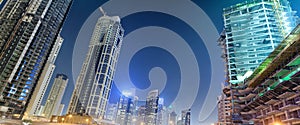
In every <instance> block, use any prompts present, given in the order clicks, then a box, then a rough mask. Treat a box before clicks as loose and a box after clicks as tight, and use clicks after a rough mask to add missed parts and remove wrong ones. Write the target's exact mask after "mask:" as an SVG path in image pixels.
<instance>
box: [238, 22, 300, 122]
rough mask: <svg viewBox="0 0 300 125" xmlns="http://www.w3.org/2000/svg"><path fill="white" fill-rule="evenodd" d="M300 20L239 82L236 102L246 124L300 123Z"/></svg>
mask: <svg viewBox="0 0 300 125" xmlns="http://www.w3.org/2000/svg"><path fill="white" fill-rule="evenodd" d="M299 50H300V24H299V25H298V26H297V27H296V28H295V29H294V30H293V31H292V32H291V34H290V35H288V37H286V38H285V39H284V40H283V41H282V42H281V44H280V45H279V46H278V47H277V48H276V49H275V50H274V51H273V52H272V53H271V54H270V55H269V56H268V57H267V59H266V60H265V61H264V62H262V64H261V65H260V66H259V67H258V68H257V69H256V70H255V71H254V72H253V74H252V75H251V76H250V77H249V78H248V79H247V80H246V81H245V83H244V84H239V88H240V89H239V90H238V91H236V92H237V93H236V94H235V95H236V97H237V98H236V99H235V100H234V102H236V103H237V104H236V105H234V106H236V107H239V108H237V109H238V110H237V111H238V112H239V113H240V117H241V119H242V120H241V123H242V124H247V125H249V124H253V125H298V124H300V94H299V91H300V84H299V83H300V61H299V60H300V53H299Z"/></svg>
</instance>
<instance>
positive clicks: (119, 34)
mask: <svg viewBox="0 0 300 125" xmlns="http://www.w3.org/2000/svg"><path fill="white" fill-rule="evenodd" d="M123 35H124V30H123V28H122V26H121V23H120V18H119V17H118V16H113V17H110V16H107V15H105V14H104V16H102V17H100V18H99V19H98V22H97V24H96V26H95V29H94V32H93V35H92V38H91V40H90V45H89V50H88V53H87V56H86V59H85V62H84V63H83V65H82V69H81V72H80V74H79V76H78V79H77V82H76V87H75V90H74V92H73V95H72V98H71V102H70V105H69V108H68V113H77V114H88V115H90V116H92V117H93V119H94V120H96V121H97V120H101V119H103V118H104V114H105V110H106V105H107V102H108V99H109V95H110V91H111V86H112V84H113V78H114V74H115V69H116V64H117V60H118V56H119V53H120V49H121V45H122V40H123Z"/></svg>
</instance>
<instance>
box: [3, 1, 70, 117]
mask: <svg viewBox="0 0 300 125" xmlns="http://www.w3.org/2000/svg"><path fill="white" fill-rule="evenodd" d="M71 3H72V0H10V1H7V2H6V4H5V6H4V8H3V9H2V10H1V12H0V36H1V37H0V62H1V63H0V106H2V107H7V108H8V110H7V111H6V114H14V115H13V117H14V118H22V117H23V115H24V112H25V110H26V107H27V105H28V102H29V100H30V99H31V96H32V93H33V91H34V90H35V87H36V85H37V82H38V80H39V79H40V78H41V72H42V70H43V69H44V67H45V64H46V61H47V57H49V55H50V52H51V50H52V48H53V46H54V44H55V42H56V39H57V37H58V34H59V32H60V31H61V28H62V25H63V22H64V21H65V19H66V16H67V13H68V12H69V9H70V6H71Z"/></svg>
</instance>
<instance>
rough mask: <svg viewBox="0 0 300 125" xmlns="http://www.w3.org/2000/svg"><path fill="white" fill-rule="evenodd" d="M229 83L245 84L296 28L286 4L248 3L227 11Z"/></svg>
mask: <svg viewBox="0 0 300 125" xmlns="http://www.w3.org/2000/svg"><path fill="white" fill-rule="evenodd" d="M223 16H224V25H225V35H226V47H227V48H226V51H227V56H226V57H227V60H228V64H227V65H228V66H227V67H228V73H229V82H230V83H232V84H236V83H239V82H242V81H243V80H244V79H245V78H247V77H248V76H249V75H251V73H252V72H253V71H254V70H255V68H257V67H258V65H259V64H260V63H261V62H262V61H264V59H265V58H266V57H267V56H268V55H269V54H270V53H271V52H272V51H273V50H274V49H275V48H276V47H277V46H278V44H279V43H280V42H281V41H282V40H283V39H284V38H285V37H286V36H287V35H288V34H289V33H290V32H291V30H292V29H293V28H294V27H295V26H296V25H297V17H296V16H295V12H294V11H292V9H291V7H290V4H289V2H288V1H287V0H247V1H245V2H243V3H239V4H236V5H233V6H230V7H228V8H225V9H224V13H223Z"/></svg>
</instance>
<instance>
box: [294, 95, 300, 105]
mask: <svg viewBox="0 0 300 125" xmlns="http://www.w3.org/2000/svg"><path fill="white" fill-rule="evenodd" d="M295 103H296V104H300V96H298V97H296V98H295Z"/></svg>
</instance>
